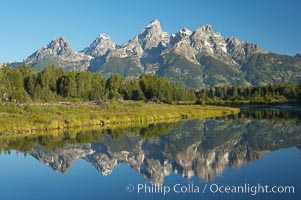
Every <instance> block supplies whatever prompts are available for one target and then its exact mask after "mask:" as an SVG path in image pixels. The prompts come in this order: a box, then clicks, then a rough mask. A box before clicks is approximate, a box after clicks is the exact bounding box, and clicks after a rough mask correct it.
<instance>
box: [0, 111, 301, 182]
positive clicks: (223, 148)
mask: <svg viewBox="0 0 301 200" xmlns="http://www.w3.org/2000/svg"><path fill="white" fill-rule="evenodd" d="M300 130H301V123H300V115H299V114H298V113H297V114H296V115H294V114H292V113H288V112H284V111H279V110H276V111H275V110H274V111H273V110H266V111H261V112H259V111H258V110H256V111H254V110H252V111H243V112H241V113H240V114H239V116H232V117H227V118H222V119H210V120H204V121H200V120H190V121H183V122H180V123H172V124H158V125H149V126H148V127H146V128H130V129H125V130H122V129H120V130H118V129H114V130H110V129H107V130H103V131H101V133H100V131H89V132H86V133H83V132H79V133H76V134H74V133H73V134H71V133H67V132H66V133H65V134H62V135H59V136H51V135H50V136H39V137H24V138H22V139H20V138H19V139H14V140H8V139H6V140H1V143H0V148H2V151H5V152H9V151H10V150H12V149H13V150H18V151H23V152H27V153H29V154H30V155H31V156H33V157H35V158H36V159H37V160H39V161H40V162H42V163H45V164H47V165H49V166H50V167H51V168H52V169H53V170H55V171H58V172H61V173H65V172H67V171H68V169H69V168H70V167H71V166H72V164H73V163H74V161H75V160H76V159H78V158H82V159H84V160H86V161H88V162H90V163H91V164H92V165H93V166H94V167H95V168H96V169H97V170H98V171H99V172H100V173H101V174H102V175H109V174H110V173H112V171H113V170H114V168H115V167H116V166H117V165H118V164H119V163H125V164H127V165H129V166H130V167H132V168H134V169H135V170H137V171H138V172H139V173H141V174H142V175H143V176H144V177H145V178H146V179H149V180H151V181H153V182H163V180H164V177H165V176H168V175H169V174H171V173H178V174H180V175H182V176H183V177H186V178H189V177H192V176H198V177H200V178H202V179H204V180H212V179H213V178H214V176H216V175H219V174H221V173H222V172H223V170H224V169H226V168H229V167H240V166H241V165H242V164H243V163H246V162H250V161H254V160H257V159H258V158H260V157H261V156H263V155H265V154H267V153H268V152H270V151H275V150H278V149H282V148H287V147H293V146H297V147H298V146H299V147H300V145H301V132H300Z"/></svg>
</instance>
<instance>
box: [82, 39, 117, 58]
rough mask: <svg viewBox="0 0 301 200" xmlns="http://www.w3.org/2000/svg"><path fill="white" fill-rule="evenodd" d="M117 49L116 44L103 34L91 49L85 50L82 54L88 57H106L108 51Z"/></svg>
mask: <svg viewBox="0 0 301 200" xmlns="http://www.w3.org/2000/svg"><path fill="white" fill-rule="evenodd" d="M115 48H116V44H115V43H114V42H113V41H112V40H111V38H110V36H109V35H107V34H104V33H102V34H100V35H99V36H98V37H97V38H96V39H95V40H94V41H93V43H92V44H91V45H90V46H89V47H87V48H85V49H84V50H83V51H82V52H83V53H85V54H86V55H90V56H94V57H99V56H103V55H105V54H106V53H107V51H109V50H112V49H115Z"/></svg>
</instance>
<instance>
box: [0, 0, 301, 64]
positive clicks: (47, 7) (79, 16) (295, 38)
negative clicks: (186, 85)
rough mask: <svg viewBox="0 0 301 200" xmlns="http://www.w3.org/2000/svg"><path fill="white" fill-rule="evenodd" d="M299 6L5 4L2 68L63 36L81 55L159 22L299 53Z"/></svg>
mask: <svg viewBox="0 0 301 200" xmlns="http://www.w3.org/2000/svg"><path fill="white" fill-rule="evenodd" d="M300 11H301V1H299V0H240V1H239V0H225V1H223V0H173V1H171V0H128V1H126V0H106V1H104V0H73V1H72V0H1V1H0V27H1V31H0V62H3V61H5V62H14V61H22V60H23V59H25V58H26V57H27V56H29V55H30V54H32V53H33V52H34V51H36V49H38V48H40V47H42V46H45V45H46V44H47V43H48V42H49V41H50V40H52V39H54V38H56V37H58V36H64V37H65V38H66V39H67V40H68V42H69V43H70V44H71V45H72V47H73V48H74V49H76V50H82V49H83V48H85V47H87V46H89V44H90V43H92V41H93V40H94V39H95V38H96V37H97V36H98V35H99V34H100V33H107V34H109V35H110V36H111V38H112V39H113V40H114V41H115V42H117V43H118V44H122V43H124V42H127V41H128V40H129V39H131V38H133V37H134V36H135V35H136V34H137V33H139V31H140V30H141V28H143V26H145V25H146V24H147V23H149V22H150V21H151V20H153V19H156V18H157V19H159V20H160V22H161V25H162V27H163V30H164V31H167V32H169V33H170V34H171V33H174V32H176V31H177V30H179V29H180V28H182V27H187V28H189V29H191V30H194V29H195V28H197V27H198V26H201V25H203V24H212V26H213V29H214V31H219V32H221V34H222V35H224V36H226V37H230V36H235V37H238V38H240V39H242V40H245V41H249V42H253V43H256V44H259V45H260V46H261V47H263V48H265V49H267V50H269V51H272V52H275V53H279V54H286V55H295V53H297V52H301V21H300V19H301V12H300Z"/></svg>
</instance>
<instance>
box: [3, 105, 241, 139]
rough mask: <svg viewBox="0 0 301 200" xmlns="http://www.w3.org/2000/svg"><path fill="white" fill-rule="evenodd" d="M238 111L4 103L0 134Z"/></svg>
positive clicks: (225, 108)
mask: <svg viewBox="0 0 301 200" xmlns="http://www.w3.org/2000/svg"><path fill="white" fill-rule="evenodd" d="M238 112H239V109H237V108H229V107H215V106H200V105H171V104H154V103H144V102H132V101H117V102H111V103H109V104H103V105H97V104H91V103H85V104H83V103H69V104H67V105H66V104H53V103H42V104H31V105H29V104H19V105H16V104H12V103H11V104H6V105H1V106H0V133H1V134H12V133H24V132H36V131H41V130H53V129H66V128H74V127H85V126H96V125H98V126H110V125H111V126H114V125H115V126H116V125H119V124H132V125H136V124H141V123H142V124H150V123H156V122H168V121H178V120H181V119H190V118H199V119H205V118H211V117H216V116H224V115H229V114H235V113H238Z"/></svg>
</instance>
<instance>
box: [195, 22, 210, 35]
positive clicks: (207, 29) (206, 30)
mask: <svg viewBox="0 0 301 200" xmlns="http://www.w3.org/2000/svg"><path fill="white" fill-rule="evenodd" d="M195 31H196V32H203V33H207V34H211V33H213V29H212V26H211V24H205V25H203V26H200V27H198V28H197V29H196V30H195Z"/></svg>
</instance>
